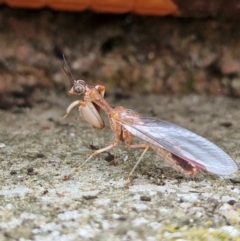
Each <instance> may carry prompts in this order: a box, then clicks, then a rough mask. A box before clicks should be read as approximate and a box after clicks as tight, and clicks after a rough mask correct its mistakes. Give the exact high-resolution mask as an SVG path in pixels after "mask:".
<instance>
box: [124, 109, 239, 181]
mask: <svg viewBox="0 0 240 241" xmlns="http://www.w3.org/2000/svg"><path fill="white" fill-rule="evenodd" d="M134 116H135V117H134ZM120 122H121V125H123V126H124V128H126V129H127V130H128V131H129V132H130V133H132V134H133V135H135V136H137V137H138V138H140V139H142V140H144V141H145V142H147V143H150V144H152V145H155V146H158V147H161V148H164V149H166V150H168V151H169V152H171V153H173V154H175V155H176V156H178V157H180V158H182V159H184V160H185V161H187V162H189V163H192V164H194V165H195V166H196V167H198V168H200V169H203V170H207V171H208V172H211V173H214V174H218V175H223V176H224V175H230V174H232V173H234V172H236V171H237V169H238V167H237V165H236V163H235V162H234V161H233V160H232V158H231V157H230V156H229V155H228V154H227V153H225V152H224V151H223V150H222V149H220V148H219V147H218V146H216V145H215V144H213V143H212V142H210V141H208V140H207V139H205V138H203V137H201V136H199V135H197V134H195V133H193V132H191V131H189V130H187V129H185V128H182V127H180V126H177V125H174V124H172V123H169V122H167V121H162V120H159V119H154V118H148V117H142V116H139V114H137V113H136V112H133V111H132V110H126V112H123V113H122V114H121V121H120Z"/></svg>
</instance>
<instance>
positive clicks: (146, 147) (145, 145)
mask: <svg viewBox="0 0 240 241" xmlns="http://www.w3.org/2000/svg"><path fill="white" fill-rule="evenodd" d="M143 147H145V149H144V151H143V153H142V154H141V156H140V157H139V158H138V161H137V162H136V164H135V165H134V167H133V169H132V170H131V171H130V172H129V174H128V181H129V180H130V177H131V176H132V174H133V172H134V170H135V169H136V168H137V166H138V164H139V163H140V161H141V160H142V158H143V156H144V155H145V153H146V152H147V150H148V148H149V145H147V144H139V145H131V146H130V148H143Z"/></svg>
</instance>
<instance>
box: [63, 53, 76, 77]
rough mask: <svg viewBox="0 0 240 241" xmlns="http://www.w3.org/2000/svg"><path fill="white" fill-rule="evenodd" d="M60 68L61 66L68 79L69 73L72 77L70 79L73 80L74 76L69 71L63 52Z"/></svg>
mask: <svg viewBox="0 0 240 241" xmlns="http://www.w3.org/2000/svg"><path fill="white" fill-rule="evenodd" d="M65 65H66V67H67V69H65ZM62 68H63V71H64V72H65V74H66V75H67V76H68V79H69V75H70V76H71V77H72V79H73V80H75V78H74V77H73V75H72V72H71V70H70V68H69V65H68V63H67V60H66V58H65V55H64V54H63V65H62ZM69 81H70V79H69Z"/></svg>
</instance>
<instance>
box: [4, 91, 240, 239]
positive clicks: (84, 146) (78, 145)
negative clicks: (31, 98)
mask: <svg viewBox="0 0 240 241" xmlns="http://www.w3.org/2000/svg"><path fill="white" fill-rule="evenodd" d="M35 98H36V99H37V100H38V104H34V107H33V108H32V109H28V108H25V109H14V110H13V111H12V112H7V111H1V112H0V143H1V144H0V165H1V167H0V173H1V175H0V183H1V189H0V230H1V232H0V239H1V240H21V241H23V240H41V241H45V240H46V241H47V240H49V241H50V240H64V241H65V240H97V241H101V240H102V241H108V240H109V241H110V240H117V241H118V240H134V241H135V240H144V241H145V240H148V241H153V240H161V241H162V240H173V239H174V240H179V241H180V240H226V241H227V240H231V239H232V240H240V238H239V236H240V225H239V222H240V203H239V199H240V191H239V177H238V176H239V173H236V174H235V175H233V176H232V177H231V178H232V181H231V180H230V177H229V178H226V179H222V178H220V177H217V176H214V175H210V174H207V173H201V174H200V175H199V176H198V177H197V178H195V179H189V178H185V177H182V176H181V175H180V174H178V173H176V172H175V171H174V170H172V169H171V168H169V167H168V166H167V165H166V164H165V163H164V162H163V161H162V160H161V158H160V157H159V156H157V155H156V154H155V153H154V152H148V153H147V154H146V156H145V158H144V160H143V161H142V163H141V164H140V166H139V167H138V168H137V170H136V171H135V173H134V177H133V181H132V184H131V185H130V187H129V189H126V188H125V187H124V186H125V183H126V177H127V173H128V172H129V171H130V170H131V168H132V167H133V165H134V163H135V161H136V159H137V157H139V155H140V153H141V151H139V150H131V151H129V150H127V149H126V148H125V147H124V146H123V145H120V146H119V147H118V148H116V150H114V151H113V150H112V151H111V153H112V154H114V155H115V157H116V159H115V162H116V166H114V165H110V164H109V163H108V162H107V161H105V160H104V159H105V158H106V154H102V155H100V156H98V157H96V158H94V159H93V160H92V161H90V162H89V163H88V164H86V166H85V167H84V168H83V169H82V170H81V171H80V172H79V173H77V174H76V175H75V176H74V177H73V178H72V179H70V180H68V181H63V177H64V175H66V174H69V173H70V172H71V171H73V170H74V168H75V167H77V166H78V165H79V164H80V163H81V162H82V161H83V160H84V159H85V158H87V157H88V156H89V154H90V153H91V150H90V149H89V145H90V144H93V145H96V146H98V147H103V146H105V145H107V144H108V143H110V142H111V140H112V133H111V131H110V130H109V128H108V126H107V127H106V128H105V129H104V130H102V131H97V130H94V129H91V127H90V126H89V125H88V124H86V123H84V122H83V121H81V120H77V119H76V116H77V114H76V110H75V113H74V112H73V113H71V115H70V116H69V117H68V118H67V119H63V118H62V116H63V115H64V114H65V109H66V107H67V106H68V104H69V103H70V102H71V101H73V99H67V97H65V96H63V95H56V94H55V93H51V92H50V93H48V94H46V93H43V92H39V93H38V95H36V96H35ZM143 98H144V100H143ZM43 100H44V101H43ZM109 101H110V102H111V103H112V104H113V105H115V106H116V105H123V106H125V107H129V108H131V109H134V110H136V111H138V112H140V113H142V114H145V115H149V116H151V115H155V116H156V117H158V118H161V119H165V120H168V121H171V122H174V123H176V124H178V125H181V126H184V127H187V128H188V129H191V130H193V131H194V132H197V133H198V134H201V135H203V136H204V137H206V138H209V139H210V140H212V141H213V142H215V143H216V144H218V145H219V146H221V147H222V148H223V149H224V150H225V151H226V152H227V153H229V154H230V155H231V156H232V157H233V159H235V160H236V162H237V163H238V164H239V163H240V151H239V144H240V132H239V130H240V124H239V119H240V112H239V106H240V100H237V99H228V98H224V97H215V98H213V97H199V96H188V97H162V96H144V97H143V96H133V97H132V98H130V99H127V100H117V99H114V98H113V97H112V96H110V97H109ZM227 126H229V127H227ZM32 168H33V169H32ZM233 181H234V182H233ZM237 182H238V183H237Z"/></svg>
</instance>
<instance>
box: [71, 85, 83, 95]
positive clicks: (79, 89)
mask: <svg viewBox="0 0 240 241" xmlns="http://www.w3.org/2000/svg"><path fill="white" fill-rule="evenodd" d="M73 90H74V92H75V93H77V94H82V93H83V86H82V85H80V84H77V85H75V86H74V87H73Z"/></svg>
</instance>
